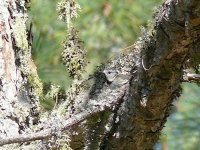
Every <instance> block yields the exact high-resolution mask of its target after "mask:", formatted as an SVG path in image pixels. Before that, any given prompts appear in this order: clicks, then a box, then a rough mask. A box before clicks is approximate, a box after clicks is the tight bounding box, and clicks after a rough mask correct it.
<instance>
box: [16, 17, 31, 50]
mask: <svg viewBox="0 0 200 150" xmlns="http://www.w3.org/2000/svg"><path fill="white" fill-rule="evenodd" d="M13 35H14V38H15V41H16V46H17V47H18V48H20V49H21V50H22V51H26V50H27V49H28V41H27V33H26V25H25V19H23V18H21V17H20V16H16V19H15V26H14V30H13Z"/></svg>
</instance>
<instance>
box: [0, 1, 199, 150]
mask: <svg viewBox="0 0 200 150" xmlns="http://www.w3.org/2000/svg"><path fill="white" fill-rule="evenodd" d="M0 8H2V9H1V13H0V15H1V18H0V19H1V37H2V38H1V41H2V42H1V41H0V42H1V43H2V44H1V45H0V46H1V47H0V48H1V49H0V50H1V51H0V57H1V58H0V60H1V68H0V69H1V70H2V71H1V76H0V79H1V80H0V81H1V82H0V83H1V89H0V92H1V93H0V96H1V101H0V102H1V103H0V108H1V109H0V110H1V113H0V114H1V116H0V123H1V124H2V126H1V128H0V131H1V132H0V136H1V138H2V141H4V142H5V141H6V140H4V139H7V141H8V140H9V139H11V138H10V137H11V136H12V135H14V137H16V138H14V139H15V141H14V140H13V139H12V140H11V142H10V141H8V142H7V143H6V142H5V143H6V144H10V143H17V142H22V141H26V142H27V141H35V140H39V139H44V140H43V141H38V142H33V143H29V144H27V145H32V146H35V147H37V148H38V147H40V148H41V146H42V148H41V149H45V148H48V146H49V145H50V147H51V148H53V147H54V148H56V147H57V148H58V147H59V146H60V147H62V144H60V145H59V144H58V143H56V141H59V140H58V139H59V138H60V139H63V135H64V131H66V133H67V135H68V136H69V137H67V138H64V140H65V141H67V140H68V139H70V140H71V141H67V146H69V145H70V146H71V148H72V149H92V150H93V149H102V150H103V149H109V150H112V149H113V150H115V149H119V150H124V149H126V150H132V149H137V150H145V149H153V146H154V144H155V143H156V142H157V141H158V139H159V135H160V132H161V130H162V128H163V126H164V123H165V122H166V119H167V117H168V116H169V110H170V106H171V104H172V102H173V100H175V99H176V98H177V97H178V96H179V95H180V94H181V83H182V82H183V73H184V72H183V70H184V69H185V68H186V67H192V66H193V65H197V64H194V62H193V61H192V60H193V59H194V57H193V56H194V53H199V44H198V41H199V40H198V39H199V36H200V35H199V34H200V32H199V31H200V30H199V29H200V15H199V14H200V9H199V8H200V2H199V1H198V0H187V1H186V0H181V1H178V0H167V1H166V2H165V3H164V4H163V5H162V6H161V7H160V8H159V11H158V13H157V14H156V15H155V18H154V19H153V21H152V27H151V28H149V29H148V30H147V31H145V30H144V31H143V33H142V36H141V37H140V38H138V41H137V42H136V43H135V44H134V45H133V46H131V47H130V48H129V49H128V50H127V51H125V52H124V53H123V54H120V55H119V56H117V57H116V58H114V59H113V60H111V61H110V62H108V63H107V64H105V65H103V66H101V67H100V68H98V69H97V71H96V72H95V74H94V76H93V77H92V78H91V79H88V80H87V81H84V82H83V84H81V86H83V85H84V87H82V88H81V92H80V93H79V94H78V95H77V96H76V99H75V100H74V101H73V103H71V102H64V103H62V104H60V105H58V107H56V108H55V109H54V110H53V111H52V112H51V113H50V114H49V116H48V117H40V118H39V117H38V116H36V114H37V113H36V111H34V113H32V110H37V109H39V105H37V101H38V99H39V98H40V96H41V91H40V90H41V83H40V82H39V80H38V77H37V74H36V72H35V71H31V70H30V68H31V67H30V64H31V63H30V62H32V61H31V58H30V46H31V45H30V44H31V42H28V41H27V45H28V46H25V47H24V44H20V42H18V41H17V39H16V38H17V36H13V33H14V31H11V29H12V28H13V27H12V23H13V24H14V25H15V26H16V20H17V18H18V17H16V16H17V15H14V14H18V13H19V14H20V16H21V18H22V19H23V20H25V19H26V17H25V16H24V15H25V14H24V10H25V8H24V4H23V3H20V2H19V1H15V2H14V0H13V1H12V0H7V1H6V0H3V3H2V4H0ZM24 28H25V27H24ZM14 35H15V34H14ZM20 36H21V35H20ZM8 58H9V59H8ZM24 58H26V59H25V61H24ZM195 59H198V60H199V58H196V57H195ZM188 60H190V62H188ZM191 62H193V63H192V64H191ZM195 62H196V63H198V61H195ZM25 66H26V67H27V68H29V69H24V67H25ZM16 74H17V75H16ZM29 77H33V78H31V79H33V80H31V79H30V78H29ZM32 82H34V83H36V85H35V84H33V83H32ZM8 89H9V90H8ZM11 89H12V90H11ZM21 89H23V90H21ZM30 90H31V93H30ZM7 92H9V93H7ZM24 92H25V93H28V94H24ZM8 95H9V96H8ZM10 95H12V96H10ZM15 108H16V109H17V110H16V109H15ZM36 108H37V109H36ZM71 108H72V112H69V111H68V112H66V109H69V110H71ZM40 113H42V112H40ZM22 116H23V117H22ZM43 118H46V119H45V120H44V121H43V120H42V119H43ZM35 120H36V121H35ZM37 120H40V121H37ZM33 125H34V126H36V127H37V131H35V130H34V129H33ZM11 129H12V130H11ZM34 132H36V133H35V134H34ZM27 133H30V137H31V134H32V135H33V136H32V137H33V138H32V139H28V138H27V140H16V139H17V137H18V138H21V139H23V138H22V136H20V135H23V136H24V134H26V135H29V134H27ZM66 133H65V134H66ZM42 135H43V136H42ZM24 137H26V136H24ZM52 137H53V138H54V139H53V140H54V141H52ZM56 138H57V139H56ZM24 139H26V138H24ZM50 139H51V140H50ZM13 141H14V142H13ZM52 143H53V144H52ZM55 143H56V144H55ZM61 143H62V142H61ZM0 144H1V145H3V142H2V143H1V142H0ZM14 146H18V145H17V144H16V145H14ZM23 146H24V147H25V145H24V144H23V145H22V146H21V147H23Z"/></svg>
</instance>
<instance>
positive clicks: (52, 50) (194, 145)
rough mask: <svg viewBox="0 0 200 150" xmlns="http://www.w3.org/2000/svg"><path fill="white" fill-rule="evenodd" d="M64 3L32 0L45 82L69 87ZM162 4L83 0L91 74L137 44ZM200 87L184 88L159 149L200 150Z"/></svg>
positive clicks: (79, 22)
mask: <svg viewBox="0 0 200 150" xmlns="http://www.w3.org/2000/svg"><path fill="white" fill-rule="evenodd" d="M57 2H58V0H32V2H31V8H30V11H29V17H30V20H32V22H33V35H34V41H33V59H34V61H35V63H36V65H37V68H38V73H39V76H40V78H41V79H42V80H43V82H52V83H55V84H59V85H61V86H63V87H64V88H68V87H69V85H70V83H71V79H70V78H69V76H68V74H67V72H66V69H65V67H64V66H63V65H62V62H61V52H62V42H63V40H64V38H65V35H66V33H67V31H66V25H65V24H64V23H63V22H62V21H60V20H58V14H57V12H56V4H57ZM161 3H162V2H161V0H123V1H117V0H98V1H91V0H79V4H80V5H81V8H82V10H81V12H80V13H79V14H80V15H79V17H78V18H77V19H76V20H75V21H74V25H75V26H76V27H77V28H79V31H80V37H81V39H82V40H83V41H84V44H85V48H86V49H87V52H88V53H87V59H88V61H90V63H89V65H88V67H87V68H86V71H87V72H89V73H92V72H93V70H94V68H95V66H97V65H99V64H100V63H103V62H105V61H106V60H108V59H109V58H110V57H111V56H113V55H114V54H116V53H119V52H120V50H121V49H123V48H126V47H128V46H130V45H132V44H133V43H134V41H135V40H136V38H137V37H138V35H139V33H140V27H141V26H147V25H148V20H149V19H151V16H152V15H153V12H155V11H156V6H158V5H159V4H161ZM199 90H200V88H198V87H197V86H196V85H193V84H184V85H183V95H182V96H181V98H180V99H179V100H178V101H176V102H174V105H175V107H174V108H173V109H172V115H171V116H170V118H169V119H168V122H167V124H166V127H165V128H164V131H163V132H162V136H161V138H160V141H159V142H158V144H157V145H156V146H155V150H160V149H162V150H200V92H198V91H199Z"/></svg>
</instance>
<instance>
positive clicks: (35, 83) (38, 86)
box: [27, 73, 43, 97]
mask: <svg viewBox="0 0 200 150" xmlns="http://www.w3.org/2000/svg"><path fill="white" fill-rule="evenodd" d="M27 80H28V83H29V84H30V85H31V87H33V88H34V90H35V94H36V95H38V96H39V97H40V96H42V90H43V84H42V82H41V80H40V78H39V77H38V75H37V74H33V73H30V74H28V76H27Z"/></svg>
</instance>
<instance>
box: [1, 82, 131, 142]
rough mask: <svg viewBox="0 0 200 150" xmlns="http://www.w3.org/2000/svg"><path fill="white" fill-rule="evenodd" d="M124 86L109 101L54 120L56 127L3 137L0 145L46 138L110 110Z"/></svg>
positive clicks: (118, 98)
mask: <svg viewBox="0 0 200 150" xmlns="http://www.w3.org/2000/svg"><path fill="white" fill-rule="evenodd" d="M126 88H127V85H124V86H123V88H121V91H120V92H119V93H118V94H117V95H116V97H115V99H113V101H112V102H110V103H106V104H104V105H95V106H90V109H88V110H84V111H82V112H80V113H78V114H75V115H74V116H73V117H71V118H69V119H67V120H66V121H65V122H62V123H61V122H56V126H57V127H56V126H55V128H52V127H48V128H46V129H44V130H43V131H39V132H37V133H30V134H22V135H18V136H17V137H8V138H3V139H1V140H0V146H3V145H6V144H13V143H24V142H30V141H36V140H42V139H47V138H50V137H52V136H55V135H57V133H58V132H64V131H66V130H68V129H69V128H70V127H72V126H74V125H77V124H79V123H81V122H82V121H84V120H86V119H87V118H89V117H91V116H93V115H95V114H98V113H100V112H103V111H105V110H111V111H112V109H113V107H114V106H115V105H117V104H119V103H122V102H123V97H124V94H125V92H126Z"/></svg>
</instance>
